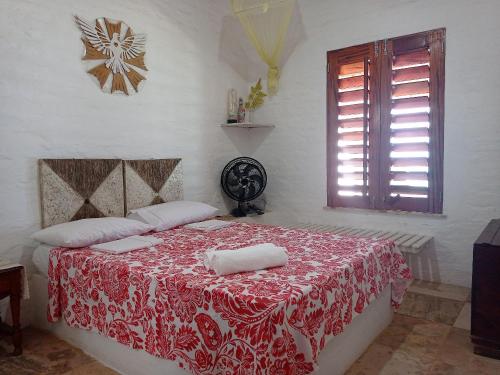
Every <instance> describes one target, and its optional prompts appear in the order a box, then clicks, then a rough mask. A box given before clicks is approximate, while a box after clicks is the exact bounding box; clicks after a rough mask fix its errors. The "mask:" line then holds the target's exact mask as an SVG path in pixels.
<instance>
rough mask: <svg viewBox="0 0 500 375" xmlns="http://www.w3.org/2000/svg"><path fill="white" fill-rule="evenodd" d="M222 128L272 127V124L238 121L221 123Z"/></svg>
mask: <svg viewBox="0 0 500 375" xmlns="http://www.w3.org/2000/svg"><path fill="white" fill-rule="evenodd" d="M221 126H222V127H223V128H245V129H254V128H274V125H272V124H254V123H250V122H238V123H234V124H221Z"/></svg>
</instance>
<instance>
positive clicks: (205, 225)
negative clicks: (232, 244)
mask: <svg viewBox="0 0 500 375" xmlns="http://www.w3.org/2000/svg"><path fill="white" fill-rule="evenodd" d="M230 225H233V223H231V222H230V221H224V220H205V221H200V222H199V223H192V224H187V225H185V227H186V228H189V229H198V230H206V231H211V230H217V229H221V228H226V227H229V226H230Z"/></svg>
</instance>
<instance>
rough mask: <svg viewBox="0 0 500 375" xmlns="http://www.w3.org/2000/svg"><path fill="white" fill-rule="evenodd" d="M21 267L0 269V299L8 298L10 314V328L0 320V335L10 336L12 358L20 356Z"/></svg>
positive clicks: (21, 349)
mask: <svg viewBox="0 0 500 375" xmlns="http://www.w3.org/2000/svg"><path fill="white" fill-rule="evenodd" d="M22 270H23V266H18V265H16V266H12V267H7V268H3V269H0V299H3V298H5V297H10V310H11V312H12V327H9V326H8V325H7V324H5V323H2V322H1V319H0V334H6V335H9V336H12V342H13V344H14V352H13V353H12V355H13V356H17V355H21V354H22V353H23V348H22V336H21V322H20V316H21V297H22V295H21V282H22Z"/></svg>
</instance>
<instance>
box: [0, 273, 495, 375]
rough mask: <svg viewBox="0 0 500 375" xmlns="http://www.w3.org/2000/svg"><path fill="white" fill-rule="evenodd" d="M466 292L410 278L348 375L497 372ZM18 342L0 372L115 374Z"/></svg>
mask: <svg viewBox="0 0 500 375" xmlns="http://www.w3.org/2000/svg"><path fill="white" fill-rule="evenodd" d="M469 293H470V291H469V289H467V288H461V287H456V286H452V285H444V284H436V283H429V282H423V281H418V282H415V283H414V284H413V285H412V286H411V288H410V290H409V292H408V294H407V297H406V298H405V300H404V302H403V304H402V306H401V309H400V310H399V312H398V314H396V315H395V317H394V321H393V322H392V323H391V325H390V326H389V327H388V328H387V329H385V330H384V332H382V334H381V335H380V336H379V337H378V338H377V339H376V340H375V342H373V343H372V344H371V345H370V347H369V348H368V349H367V350H366V352H365V353H364V354H363V356H361V358H359V359H358V361H356V363H355V364H354V365H353V366H352V368H351V369H350V370H349V371H348V374H349V375H375V374H384V375H402V374H404V375H406V374H408V375H412V374H415V375H416V374H419V375H420V374H422V375H448V374H449V375H466V374H467V375H468V374H471V375H476V374H477V375H482V374H491V375H497V374H500V361H497V360H494V359H489V358H486V357H481V356H477V355H475V354H473V353H472V346H471V344H470V339H469V326H470V303H469V300H470V299H469ZM24 343H25V345H24V354H23V355H22V356H20V357H15V358H12V357H6V356H5V354H6V349H7V348H8V345H7V344H6V343H5V342H3V341H0V375H4V374H5V375H7V374H8V375H13V374H15V375H32V374H33V375H34V374H37V375H38V374H40V375H42V374H46V375H48V374H73V375H94V374H95V375H111V374H116V372H114V371H113V370H111V369H109V368H107V367H105V366H103V365H102V364H100V363H98V362H97V361H95V360H94V359H92V358H90V357H89V356H87V355H86V354H85V353H83V352H82V351H81V350H79V349H77V348H75V347H73V346H71V345H69V344H68V343H66V342H64V341H62V340H59V339H57V338H56V337H54V336H52V335H50V334H48V333H46V332H43V331H39V330H36V329H31V328H30V329H27V330H25V332H24ZM9 350H10V348H9Z"/></svg>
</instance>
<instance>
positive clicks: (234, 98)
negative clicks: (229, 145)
mask: <svg viewBox="0 0 500 375" xmlns="http://www.w3.org/2000/svg"><path fill="white" fill-rule="evenodd" d="M236 122H238V95H237V94H236V90H235V89H230V90H229V91H228V93H227V123H228V124H234V123H236Z"/></svg>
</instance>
